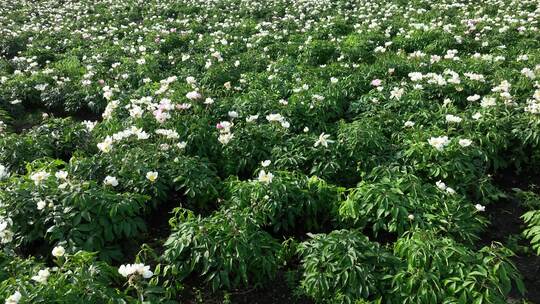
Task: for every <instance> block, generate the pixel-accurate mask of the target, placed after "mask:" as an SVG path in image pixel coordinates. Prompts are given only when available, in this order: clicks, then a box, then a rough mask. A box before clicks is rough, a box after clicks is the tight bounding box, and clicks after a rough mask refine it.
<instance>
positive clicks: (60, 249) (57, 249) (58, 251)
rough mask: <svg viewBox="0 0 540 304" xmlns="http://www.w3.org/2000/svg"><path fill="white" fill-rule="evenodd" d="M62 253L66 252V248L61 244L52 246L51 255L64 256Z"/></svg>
mask: <svg viewBox="0 0 540 304" xmlns="http://www.w3.org/2000/svg"><path fill="white" fill-rule="evenodd" d="M64 254H66V250H65V249H64V247H63V246H56V247H54V248H53V250H52V255H53V256H54V257H57V258H59V257H62V256H64Z"/></svg>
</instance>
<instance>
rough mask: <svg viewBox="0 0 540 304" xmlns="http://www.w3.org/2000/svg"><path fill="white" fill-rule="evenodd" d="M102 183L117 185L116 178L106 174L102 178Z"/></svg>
mask: <svg viewBox="0 0 540 304" xmlns="http://www.w3.org/2000/svg"><path fill="white" fill-rule="evenodd" d="M103 183H104V184H105V185H108V186H113V187H116V186H118V179H116V177H114V176H107V177H105V179H104V180H103Z"/></svg>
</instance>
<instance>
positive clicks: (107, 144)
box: [97, 136, 113, 153]
mask: <svg viewBox="0 0 540 304" xmlns="http://www.w3.org/2000/svg"><path fill="white" fill-rule="evenodd" d="M112 144H113V139H112V137H110V136H107V137H106V138H105V140H104V141H102V142H100V143H98V144H97V147H98V149H99V150H100V151H101V152H103V153H109V152H110V151H111V149H112Z"/></svg>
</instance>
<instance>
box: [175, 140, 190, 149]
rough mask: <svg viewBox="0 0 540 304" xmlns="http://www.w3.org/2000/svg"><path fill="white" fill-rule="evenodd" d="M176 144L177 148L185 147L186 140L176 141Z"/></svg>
mask: <svg viewBox="0 0 540 304" xmlns="http://www.w3.org/2000/svg"><path fill="white" fill-rule="evenodd" d="M176 146H177V147H178V148H179V149H185V148H186V146H187V142H185V141H181V142H179V143H177V144H176Z"/></svg>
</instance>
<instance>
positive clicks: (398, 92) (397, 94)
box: [390, 87, 405, 99]
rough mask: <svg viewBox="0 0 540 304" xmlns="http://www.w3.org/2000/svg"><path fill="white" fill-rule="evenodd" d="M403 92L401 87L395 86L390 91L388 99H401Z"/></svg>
mask: <svg viewBox="0 0 540 304" xmlns="http://www.w3.org/2000/svg"><path fill="white" fill-rule="evenodd" d="M403 93H405V90H404V89H403V88H398V87H395V88H393V89H392V91H390V99H401V96H402V95H403Z"/></svg>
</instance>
